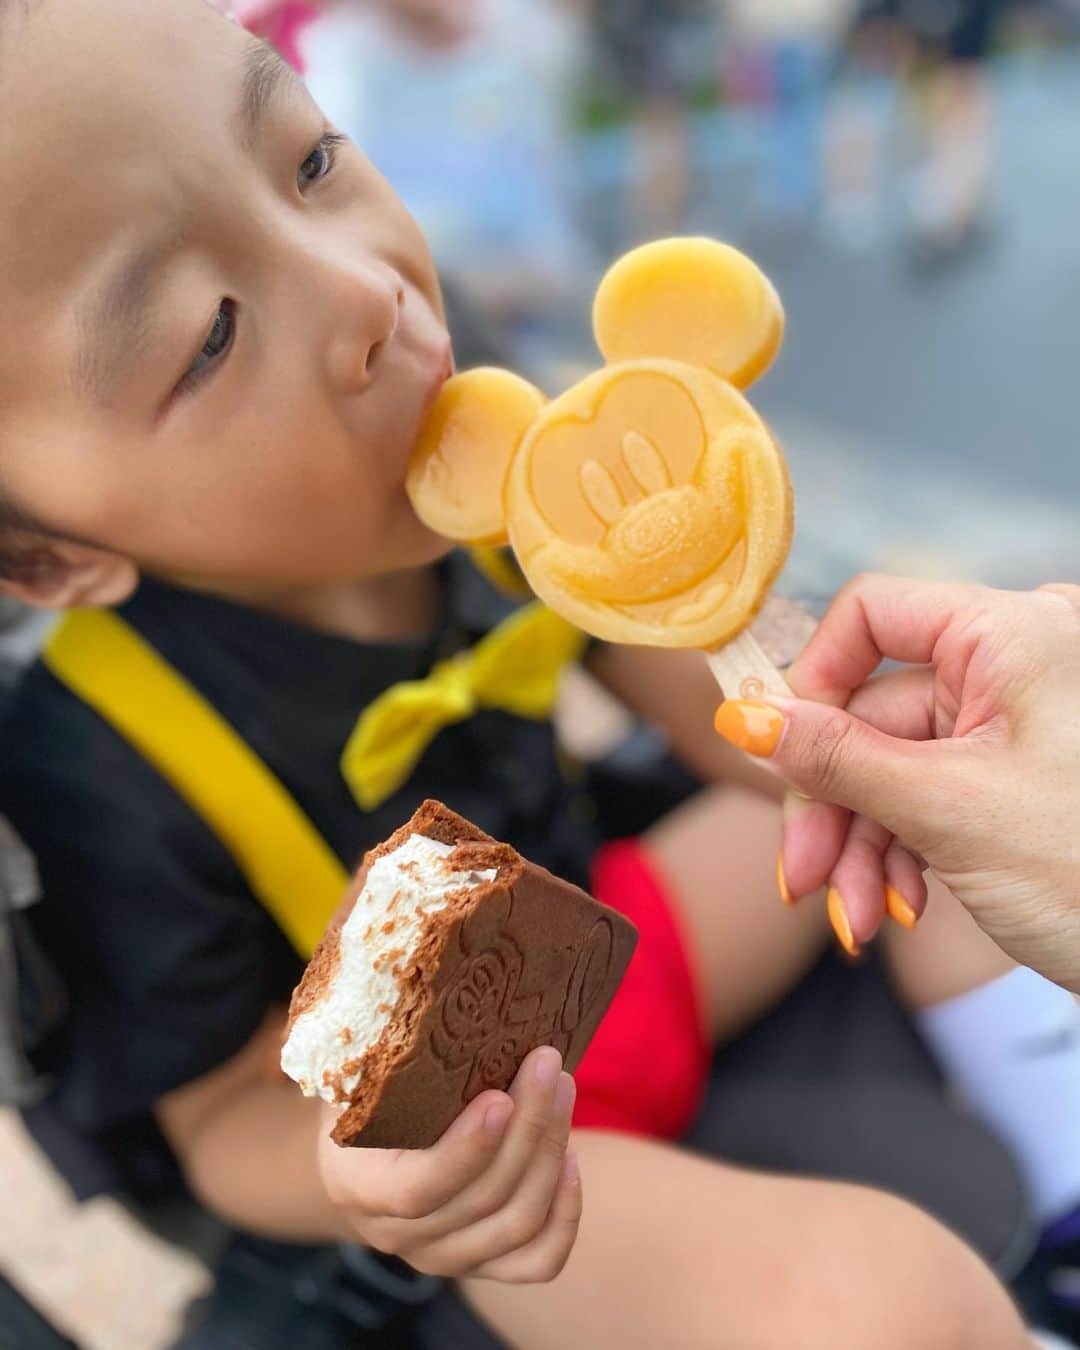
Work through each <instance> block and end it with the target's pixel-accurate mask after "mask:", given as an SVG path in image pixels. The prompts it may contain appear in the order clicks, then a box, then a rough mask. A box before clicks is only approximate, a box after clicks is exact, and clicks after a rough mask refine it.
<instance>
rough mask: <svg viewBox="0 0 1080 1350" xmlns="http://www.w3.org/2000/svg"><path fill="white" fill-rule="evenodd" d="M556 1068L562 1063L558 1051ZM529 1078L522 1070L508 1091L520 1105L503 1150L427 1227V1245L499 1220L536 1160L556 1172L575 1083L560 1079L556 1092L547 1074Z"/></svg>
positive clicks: (562, 1076) (567, 1132)
mask: <svg viewBox="0 0 1080 1350" xmlns="http://www.w3.org/2000/svg"><path fill="white" fill-rule="evenodd" d="M550 1053H551V1055H553V1056H554V1062H556V1063H561V1061H560V1060H559V1057H558V1055H557V1053H556V1052H555V1051H551V1052H550ZM539 1067H541V1065H536V1066H534V1072H532V1073H529V1072H527V1070H528V1068H529V1064H528V1061H526V1064H525V1065H524V1066H523V1067H522V1071H521V1073H520V1074H519V1075H518V1078H517V1080H516V1081H515V1083H514V1085H513V1087H512V1088H511V1089H510V1091H511V1093H512V1094H513V1096H514V1098H515V1102H516V1106H515V1116H514V1121H513V1124H512V1125H511V1127H510V1129H509V1130H508V1131H507V1135H506V1139H505V1141H504V1143H503V1147H502V1148H501V1149H500V1150H499V1154H498V1156H497V1157H496V1158H495V1159H494V1160H493V1161H492V1162H491V1164H490V1166H489V1167H488V1168H487V1169H486V1170H485V1172H484V1173H483V1174H482V1175H481V1176H479V1177H478V1178H477V1179H476V1180H475V1181H474V1182H473V1183H472V1185H471V1186H468V1187H466V1189H465V1190H463V1191H461V1192H460V1193H459V1194H458V1195H456V1196H455V1197H454V1198H453V1199H452V1200H451V1201H450V1202H449V1203H448V1204H446V1205H445V1206H444V1207H443V1208H442V1209H441V1210H440V1211H439V1212H438V1213H437V1214H434V1215H432V1217H431V1218H430V1219H429V1220H428V1221H427V1222H426V1223H425V1224H424V1226H423V1240H424V1241H425V1242H429V1241H432V1240H434V1239H437V1238H440V1237H443V1236H446V1235H449V1234H451V1233H460V1232H461V1231H463V1230H464V1229H466V1228H468V1227H470V1226H471V1225H473V1224H477V1223H481V1222H483V1221H484V1220H486V1219H488V1218H490V1217H491V1216H492V1215H496V1214H499V1213H500V1212H501V1211H502V1210H503V1209H505V1207H506V1206H507V1205H508V1204H509V1203H510V1201H511V1199H512V1198H513V1197H514V1195H515V1194H517V1192H518V1190H519V1188H520V1187H521V1185H522V1182H523V1179H524V1178H525V1176H526V1175H527V1174H528V1173H529V1171H530V1169H532V1168H533V1167H534V1166H535V1164H536V1161H537V1159H547V1160H548V1162H554V1164H555V1172H556V1173H557V1172H558V1168H559V1166H561V1164H562V1158H563V1154H564V1153H565V1151H566V1144H567V1140H568V1139H569V1137H570V1118H571V1114H572V1110H573V1102H574V1096H575V1087H574V1080H573V1079H572V1078H571V1077H570V1075H569V1074H566V1073H560V1074H559V1075H558V1077H557V1079H556V1082H555V1085H554V1087H549V1086H548V1084H547V1078H546V1073H545V1074H538V1073H537V1072H535V1069H536V1068H539Z"/></svg>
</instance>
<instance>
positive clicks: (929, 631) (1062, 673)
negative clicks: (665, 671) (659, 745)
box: [717, 576, 1080, 991]
mask: <svg viewBox="0 0 1080 1350" xmlns="http://www.w3.org/2000/svg"><path fill="white" fill-rule="evenodd" d="M883 658H891V659H892V660H894V661H897V662H902V663H905V664H906V665H907V666H908V667H909V668H907V669H900V670H894V671H890V672H889V673H887V674H884V675H879V676H877V677H876V678H873V679H871V678H869V677H870V676H871V675H872V674H873V672H874V671H875V670H876V669H877V667H878V666H879V664H880V663H881V661H882V659H883ZM789 678H790V682H791V685H792V688H793V689H795V690H796V692H797V693H798V694H799V695H800V697H799V698H798V699H792V700H787V699H770V700H769V701H768V703H767V704H766V703H760V704H754V703H748V702H728V703H726V704H724V705H723V706H722V707H721V709H720V711H719V712H718V714H717V729H718V730H719V731H720V732H721V734H722V735H725V736H726V737H727V738H728V739H729V740H731V741H733V742H734V743H735V744H738V745H740V746H741V747H742V748H743V749H746V750H748V751H749V752H750V753H752V754H757V755H758V756H759V757H761V758H764V759H767V760H768V761H769V762H770V763H771V765H772V766H773V767H774V768H775V770H776V771H777V772H778V773H779V774H781V775H782V776H783V777H784V778H785V779H786V780H787V781H788V783H789V784H790V785H791V786H792V787H794V788H795V789H797V790H798V792H799V793H801V794H805V796H803V797H799V796H792V797H791V798H789V801H788V804H787V807H786V809H785V829H784V843H783V849H782V855H781V872H780V876H781V887H782V890H786V892H787V897H786V898H790V899H792V900H795V899H797V898H798V897H799V896H802V895H806V894H808V893H809V892H811V891H814V890H816V889H818V888H819V887H820V886H822V885H824V884H826V883H828V885H829V887H830V891H829V907H830V914H831V916H832V918H833V923H834V927H835V928H836V929H837V932H838V935H839V936H840V938H841V941H843V942H844V943H845V945H846V946H847V947H848V948H849V950H855V949H856V948H857V945H858V944H859V943H861V942H864V941H866V940H868V939H869V938H870V937H872V936H873V934H874V933H875V932H876V930H877V928H878V927H879V925H880V923H881V922H882V919H883V918H884V916H885V914H886V912H889V913H891V914H892V915H893V917H894V918H896V919H898V920H899V921H900V922H902V923H905V924H906V925H908V926H910V925H911V924H913V923H914V922H915V921H916V919H917V918H918V915H919V914H920V913H921V912H922V909H923V907H924V906H925V903H926V888H925V883H924V882H923V879H922V870H923V868H924V867H925V866H927V865H928V866H929V867H931V868H932V869H933V870H934V872H935V873H936V874H937V875H938V876H939V877H940V878H941V880H942V881H943V882H944V883H945V885H946V886H948V887H949V889H950V890H952V891H953V892H954V893H955V894H956V895H957V896H958V898H959V899H960V900H961V901H962V902H963V904H964V905H965V906H966V907H967V908H968V910H969V911H970V912H971V914H972V915H973V916H974V918H975V919H976V921H977V922H978V923H979V924H980V925H981V926H982V927H983V928H984V929H985V931H986V932H987V933H989V934H990V936H991V937H993V938H994V940H995V941H996V942H997V943H998V944H999V945H1000V946H1001V947H1002V948H1004V950H1005V951H1007V952H1008V953H1009V954H1010V955H1011V956H1013V957H1014V958H1015V959H1016V960H1017V961H1020V962H1022V963H1023V964H1025V965H1029V966H1031V967H1033V968H1034V969H1036V970H1038V971H1040V972H1041V973H1043V974H1044V975H1047V976H1049V977H1050V978H1051V979H1053V980H1056V981H1058V982H1059V983H1060V984H1063V985H1066V986H1067V987H1069V988H1071V989H1073V990H1077V991H1080V587H1077V586H1048V587H1044V588H1042V589H1041V590H1039V591H1036V592H1031V593H1018V592H1007V591H995V590H990V589H987V588H985V587H978V586H950V585H937V584H932V583H926V582H919V581H907V580H901V579H897V578H890V577H883V576H866V577H861V578H859V579H857V580H856V581H854V582H852V583H851V584H849V585H848V586H847V587H846V588H845V589H844V590H843V591H842V592H841V593H840V595H839V596H838V597H837V599H836V600H835V602H834V603H833V605H832V607H831V608H830V610H829V612H828V614H827V615H826V616H825V618H824V620H823V621H822V623H821V625H820V627H819V628H818V631H817V633H816V634H815V636H814V637H813V638H812V640H811V641H810V643H809V645H808V646H807V648H806V650H805V651H804V653H803V654H802V656H801V657H800V658H799V659H798V660H797V661H796V663H795V665H794V666H793V667H792V669H791V671H790V673H789ZM811 700H813V701H811ZM807 798H813V799H816V800H807ZM826 803H831V805H827V804H826Z"/></svg>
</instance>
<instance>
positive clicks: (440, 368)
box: [417, 339, 454, 433]
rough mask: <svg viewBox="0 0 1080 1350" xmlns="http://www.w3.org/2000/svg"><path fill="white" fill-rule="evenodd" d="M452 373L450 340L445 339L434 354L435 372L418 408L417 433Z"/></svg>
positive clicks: (452, 356) (452, 354)
mask: <svg viewBox="0 0 1080 1350" xmlns="http://www.w3.org/2000/svg"><path fill="white" fill-rule="evenodd" d="M453 373H454V353H453V350H452V348H451V346H450V340H449V339H446V341H445V342H443V343H442V344H441V345H440V348H439V351H438V353H437V355H436V360H435V373H434V375H433V377H432V380H431V385H430V387H429V388H428V391H427V393H426V395H425V396H424V401H423V404H422V405H421V408H420V417H419V420H418V422H417V432H418V433H419V430H420V428H421V427H422V426H423V425H424V423H425V422H426V421H427V419H428V417H429V416H430V415H431V411H432V409H433V408H434V407H435V404H436V402H437V400H438V397H439V395H440V394H441V393H442V387H443V385H444V384H445V383H446V381H447V380H448V379H449V378H450V376H451V375H453Z"/></svg>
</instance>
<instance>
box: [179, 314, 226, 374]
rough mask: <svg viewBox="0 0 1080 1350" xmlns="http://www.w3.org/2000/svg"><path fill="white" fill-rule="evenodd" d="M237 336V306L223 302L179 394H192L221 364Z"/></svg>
mask: <svg viewBox="0 0 1080 1350" xmlns="http://www.w3.org/2000/svg"><path fill="white" fill-rule="evenodd" d="M235 335H236V305H235V304H234V303H233V301H232V300H223V301H222V302H221V306H220V308H219V309H218V312H217V315H216V317H215V319H214V323H213V327H212V328H211V329H210V332H209V334H208V335H207V339H206V341H205V342H204V343H203V346H202V351H201V352H200V353H199V355H198V356H197V357H196V358H195V362H194V364H193V365H192V367H191V369H190V370H188V372H187V373H186V374H185V375H184V377H183V379H182V380H181V381H180V383H179V385H178V386H177V392H178V393H183V394H186V393H190V392H191V391H192V390H193V389H195V388H197V387H198V386H199V385H200V384H201V383H202V382H203V380H205V379H206V378H207V376H209V375H211V374H212V373H213V371H214V370H215V369H216V367H217V366H218V365H219V364H220V362H221V359H222V358H223V357H224V356H225V355H226V353H227V352H228V350H229V348H230V347H231V346H232V344H233V338H234V337H235Z"/></svg>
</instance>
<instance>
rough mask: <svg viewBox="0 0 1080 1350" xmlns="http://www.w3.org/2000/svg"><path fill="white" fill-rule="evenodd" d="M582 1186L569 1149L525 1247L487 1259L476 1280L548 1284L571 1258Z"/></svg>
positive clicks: (574, 1158) (577, 1223)
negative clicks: (546, 1207) (544, 1215)
mask: <svg viewBox="0 0 1080 1350" xmlns="http://www.w3.org/2000/svg"><path fill="white" fill-rule="evenodd" d="M581 1213H582V1189H581V1179H580V1176H579V1174H578V1162H577V1157H576V1155H575V1154H574V1153H573V1151H570V1152H568V1153H567V1155H566V1158H565V1160H564V1162H563V1168H562V1173H561V1175H560V1177H559V1186H558V1189H557V1190H556V1192H555V1199H554V1201H553V1202H552V1205H551V1209H550V1210H549V1212H548V1216H547V1219H546V1221H545V1223H544V1226H543V1227H542V1228H541V1230H540V1232H539V1233H537V1235H536V1237H535V1238H533V1240H532V1241H531V1242H529V1243H527V1244H526V1245H525V1246H524V1247H520V1248H518V1250H517V1251H513V1252H510V1253H509V1254H508V1255H506V1256H502V1257H499V1258H498V1259H496V1260H494V1261H489V1262H487V1263H486V1264H485V1265H483V1266H481V1267H480V1268H479V1269H478V1270H476V1271H474V1272H473V1278H474V1279H478V1280H500V1281H502V1283H504V1284H547V1283H548V1282H549V1281H551V1280H554V1279H555V1278H556V1277H557V1276H558V1275H560V1274H561V1273H562V1271H563V1269H564V1267H565V1266H566V1263H567V1261H568V1260H569V1258H570V1253H571V1252H572V1251H573V1249H574V1243H575V1241H576V1240H577V1235H578V1229H579V1227H580V1226H581Z"/></svg>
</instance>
